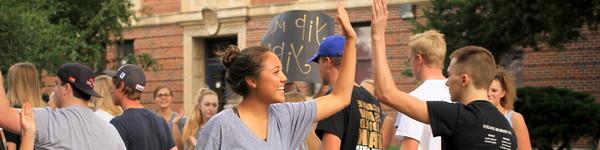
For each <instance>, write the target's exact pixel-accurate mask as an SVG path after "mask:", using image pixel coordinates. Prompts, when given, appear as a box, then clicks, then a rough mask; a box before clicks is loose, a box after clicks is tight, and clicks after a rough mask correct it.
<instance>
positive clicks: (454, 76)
mask: <svg viewBox="0 0 600 150" xmlns="http://www.w3.org/2000/svg"><path fill="white" fill-rule="evenodd" d="M374 3H375V4H373V13H374V14H373V19H372V21H371V30H372V33H371V35H372V42H373V44H372V46H373V56H374V57H373V62H372V64H373V68H374V70H375V71H374V78H375V93H376V95H377V96H378V98H379V100H381V102H383V103H385V104H387V105H389V106H391V107H392V108H394V109H396V110H398V111H399V112H401V113H403V114H405V115H407V116H409V117H411V118H413V119H415V120H417V121H420V122H423V123H425V124H431V129H432V132H433V135H434V136H441V137H442V149H457V150H471V149H472V150H480V149H513V150H514V149H516V148H517V142H516V138H515V135H514V133H513V130H512V128H511V127H510V125H509V123H508V121H507V120H506V119H505V118H504V116H502V114H500V112H499V111H498V109H496V107H494V105H492V103H490V102H489V101H488V100H487V91H488V90H487V89H488V88H489V87H490V84H491V83H492V81H493V79H494V75H495V73H496V63H495V61H494V56H493V55H492V54H491V53H490V52H489V51H488V50H486V49H485V48H482V47H477V46H467V47H463V48H460V49H458V50H456V51H454V52H453V53H452V54H451V55H450V60H451V61H450V65H449V66H448V81H447V82H446V85H448V87H449V91H450V97H451V100H452V101H454V102H458V103H448V102H439V101H428V102H424V101H420V100H418V99H417V98H415V97H412V96H410V95H408V94H407V93H405V92H402V91H400V90H398V89H397V88H396V85H395V84H394V80H393V79H392V75H391V73H390V69H389V68H388V63H387V60H386V54H385V53H386V52H385V26H386V23H387V15H388V11H387V7H386V4H385V2H384V1H383V0H375V1H374Z"/></svg>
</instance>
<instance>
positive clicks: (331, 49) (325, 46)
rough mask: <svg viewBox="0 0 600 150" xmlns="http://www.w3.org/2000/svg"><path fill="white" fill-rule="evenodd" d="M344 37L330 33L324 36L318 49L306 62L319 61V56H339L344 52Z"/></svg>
mask: <svg viewBox="0 0 600 150" xmlns="http://www.w3.org/2000/svg"><path fill="white" fill-rule="evenodd" d="M345 44H346V37H344V36H341V35H331V36H328V37H325V39H324V40H323V41H322V42H321V46H319V50H318V51H317V52H316V53H315V55H313V56H312V57H311V58H310V59H308V61H307V62H306V63H307V64H309V63H310V62H316V63H318V62H319V58H320V57H341V56H342V55H343V54H344V45H345Z"/></svg>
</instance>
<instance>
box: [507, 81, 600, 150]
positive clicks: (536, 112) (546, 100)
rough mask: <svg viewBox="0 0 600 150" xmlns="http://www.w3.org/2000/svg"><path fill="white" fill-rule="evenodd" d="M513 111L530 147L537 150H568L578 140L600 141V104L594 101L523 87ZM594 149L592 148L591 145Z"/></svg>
mask: <svg viewBox="0 0 600 150" xmlns="http://www.w3.org/2000/svg"><path fill="white" fill-rule="evenodd" d="M517 97H518V101H516V103H515V111H517V112H520V113H521V114H523V116H524V118H525V122H526V123H527V126H528V128H529V135H530V138H531V142H532V145H533V146H534V147H536V148H538V149H542V150H546V149H552V145H553V144H558V145H559V149H570V148H571V144H572V143H573V142H574V141H576V140H577V139H579V138H581V137H593V139H594V140H593V141H594V142H595V141H598V138H600V115H599V114H600V104H598V103H595V102H594V97H592V96H591V95H590V94H587V93H580V92H576V91H573V90H571V89H566V88H555V87H523V88H519V89H518V90H517ZM593 145H595V144H593Z"/></svg>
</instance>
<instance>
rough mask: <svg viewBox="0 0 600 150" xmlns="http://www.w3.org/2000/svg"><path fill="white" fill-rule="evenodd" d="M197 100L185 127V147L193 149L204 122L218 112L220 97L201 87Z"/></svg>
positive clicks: (186, 149) (189, 149) (188, 149)
mask: <svg viewBox="0 0 600 150" xmlns="http://www.w3.org/2000/svg"><path fill="white" fill-rule="evenodd" d="M195 100H196V101H197V103H196V105H195V106H194V110H193V111H192V112H191V114H190V116H189V118H188V120H187V121H186V123H185V126H184V127H183V139H185V143H184V146H183V147H184V149H185V150H192V149H194V148H195V147H196V135H197V133H198V131H199V130H200V128H202V126H204V123H206V122H207V121H208V119H210V118H211V117H212V116H214V115H215V114H216V113H217V109H218V108H219V99H218V97H217V93H215V92H214V91H213V90H210V89H208V88H201V89H200V90H199V91H198V94H196V97H195Z"/></svg>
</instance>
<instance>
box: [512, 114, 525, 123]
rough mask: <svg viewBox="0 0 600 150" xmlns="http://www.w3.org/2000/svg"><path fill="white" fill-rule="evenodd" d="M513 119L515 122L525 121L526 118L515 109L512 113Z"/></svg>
mask: <svg viewBox="0 0 600 150" xmlns="http://www.w3.org/2000/svg"><path fill="white" fill-rule="evenodd" d="M512 121H513V122H523V123H524V122H525V118H523V115H522V114H521V113H518V112H516V111H513V113H512Z"/></svg>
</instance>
